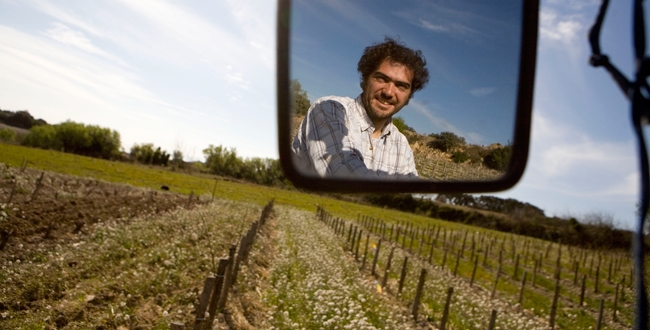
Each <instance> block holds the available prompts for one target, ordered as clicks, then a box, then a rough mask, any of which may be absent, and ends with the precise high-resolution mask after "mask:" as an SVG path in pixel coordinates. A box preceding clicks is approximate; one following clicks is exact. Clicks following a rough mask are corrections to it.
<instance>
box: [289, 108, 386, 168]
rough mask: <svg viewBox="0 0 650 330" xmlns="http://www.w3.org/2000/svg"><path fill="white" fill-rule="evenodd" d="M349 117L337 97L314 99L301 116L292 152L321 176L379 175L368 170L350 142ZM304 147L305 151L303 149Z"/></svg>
mask: <svg viewBox="0 0 650 330" xmlns="http://www.w3.org/2000/svg"><path fill="white" fill-rule="evenodd" d="M349 122H350V121H349V120H348V118H347V113H346V109H345V107H344V105H343V104H341V103H340V102H338V101H336V100H325V101H321V102H318V101H317V102H316V103H314V105H312V107H311V108H310V109H309V111H308V112H307V116H306V117H305V119H303V122H302V124H301V128H300V131H299V132H298V135H297V136H296V139H295V140H294V143H293V148H294V152H296V153H297V154H299V155H300V156H301V157H303V158H304V157H308V158H309V159H307V160H306V161H307V162H308V163H310V164H311V166H313V169H314V170H315V171H316V173H318V175H319V176H321V177H356V178H374V179H376V178H378V175H377V173H375V172H374V171H371V170H369V169H368V168H367V167H366V165H365V164H364V162H363V156H362V154H361V152H360V151H359V150H357V148H359V147H360V146H359V143H358V141H352V138H351V134H350V131H349V130H350V129H358V128H350V127H348V125H349ZM302 149H304V150H302Z"/></svg>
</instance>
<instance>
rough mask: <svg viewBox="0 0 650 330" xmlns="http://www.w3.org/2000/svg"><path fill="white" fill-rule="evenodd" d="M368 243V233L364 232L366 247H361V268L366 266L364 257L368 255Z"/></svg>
mask: <svg viewBox="0 0 650 330" xmlns="http://www.w3.org/2000/svg"><path fill="white" fill-rule="evenodd" d="M369 243H370V234H366V247H365V248H364V249H363V261H362V262H361V270H363V269H364V268H366V257H367V256H368V244H369Z"/></svg>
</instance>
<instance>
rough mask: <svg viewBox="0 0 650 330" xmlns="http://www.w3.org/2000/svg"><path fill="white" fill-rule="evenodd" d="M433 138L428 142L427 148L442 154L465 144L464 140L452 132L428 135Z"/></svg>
mask: <svg viewBox="0 0 650 330" xmlns="http://www.w3.org/2000/svg"><path fill="white" fill-rule="evenodd" d="M429 136H430V137H432V138H434V139H433V141H431V142H429V144H428V146H429V147H430V148H433V149H438V150H440V151H442V152H449V151H451V150H453V149H454V148H456V147H457V146H460V145H464V144H465V138H463V137H460V136H458V135H456V134H454V133H452V132H442V133H440V134H429Z"/></svg>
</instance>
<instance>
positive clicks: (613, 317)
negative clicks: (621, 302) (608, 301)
mask: <svg viewBox="0 0 650 330" xmlns="http://www.w3.org/2000/svg"><path fill="white" fill-rule="evenodd" d="M617 309H618V283H616V292H615V293H614V311H613V313H612V319H614V321H616V312H617Z"/></svg>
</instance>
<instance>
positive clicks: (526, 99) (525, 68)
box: [276, 0, 539, 193]
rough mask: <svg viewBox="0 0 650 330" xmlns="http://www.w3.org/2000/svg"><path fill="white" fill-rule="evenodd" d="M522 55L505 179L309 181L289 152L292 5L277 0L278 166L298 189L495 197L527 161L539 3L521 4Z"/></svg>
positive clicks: (518, 175) (527, 0) (526, 0)
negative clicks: (461, 194) (460, 193)
mask: <svg viewBox="0 0 650 330" xmlns="http://www.w3.org/2000/svg"><path fill="white" fill-rule="evenodd" d="M522 1H523V10H522V15H523V17H522V33H521V54H520V60H519V84H518V85H519V90H518V92H517V103H516V110H517V114H516V116H515V131H514V136H513V141H512V156H511V158H510V163H509V165H508V169H507V171H506V173H505V174H504V175H503V176H501V177H499V178H498V179H497V180H494V181H447V182H445V181H440V182H438V181H430V180H417V181H411V180H395V181H386V180H381V181H373V180H354V179H335V178H319V177H311V176H305V175H303V174H301V173H300V172H299V171H298V170H296V168H295V167H294V166H293V161H292V152H291V148H290V145H291V141H292V139H293V137H292V136H291V115H292V112H291V94H290V93H291V92H290V89H289V84H290V72H289V67H290V66H289V61H290V59H289V53H290V48H289V47H290V42H289V38H290V29H291V26H290V25H291V0H278V12H277V68H276V69H277V81H276V83H277V93H278V94H277V98H278V99H277V101H278V142H279V153H280V162H281V164H282V170H283V171H284V175H285V177H286V178H287V179H289V180H290V181H291V182H292V183H293V184H294V185H295V186H296V187H298V188H302V189H308V190H318V191H328V192H344V193H352V192H365V193H370V192H381V193H397V192H413V193H415V192H419V193H459V192H467V193H469V192H493V191H501V190H506V189H508V188H511V187H512V186H514V185H515V184H516V183H517V182H518V181H519V179H520V178H521V176H522V175H523V173H524V169H525V167H526V162H527V160H528V148H529V142H530V127H531V118H532V104H533V87H534V82H535V68H536V60H537V33H538V20H539V0H522Z"/></svg>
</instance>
